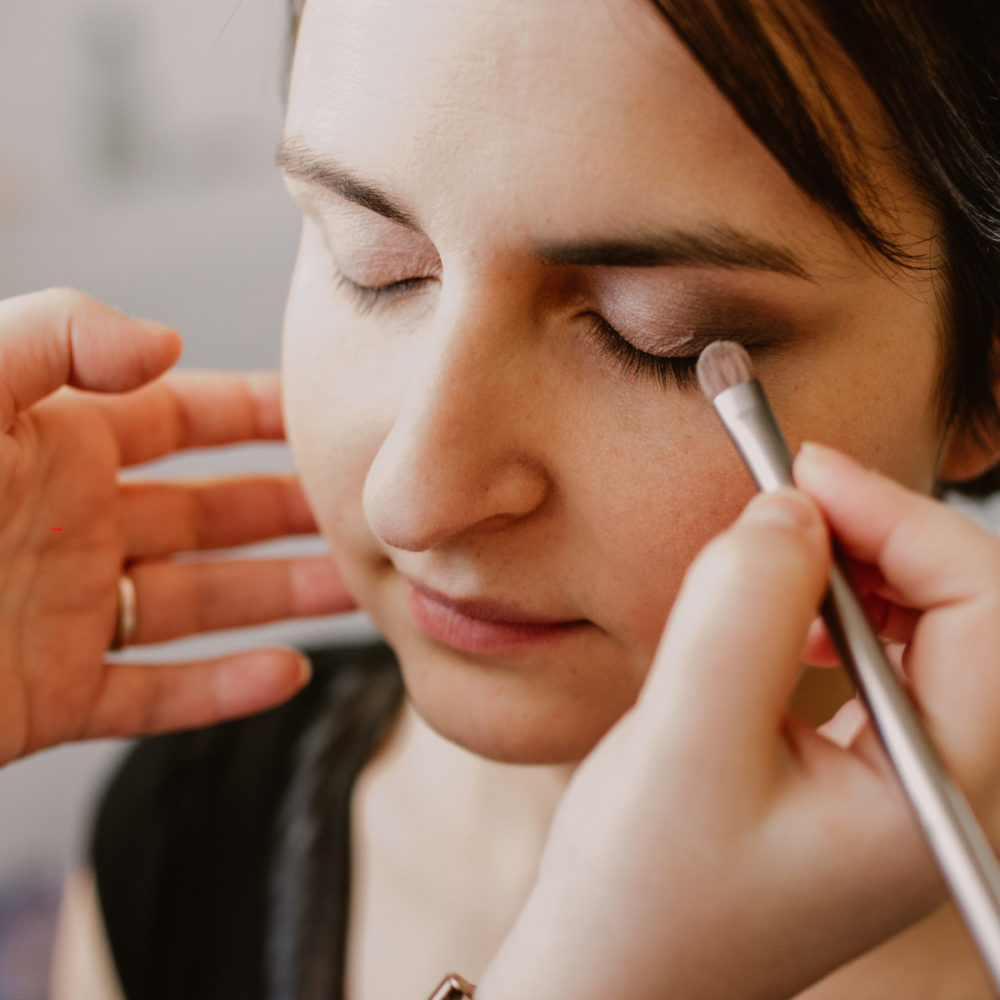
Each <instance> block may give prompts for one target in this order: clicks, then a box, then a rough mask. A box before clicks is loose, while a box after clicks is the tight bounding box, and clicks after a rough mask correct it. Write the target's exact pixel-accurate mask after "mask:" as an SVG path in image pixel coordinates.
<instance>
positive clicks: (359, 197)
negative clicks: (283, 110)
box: [274, 136, 419, 229]
mask: <svg viewBox="0 0 1000 1000" xmlns="http://www.w3.org/2000/svg"><path fill="white" fill-rule="evenodd" d="M274 160H275V162H276V163H277V164H278V166H279V167H280V168H281V171H282V173H284V174H285V175H286V176H288V177H295V178H296V179H298V180H300V181H305V182H306V183H307V184H315V185H317V186H318V187H321V188H326V189H327V190H328V191H332V192H334V194H339V195H340V196H341V198H346V199H347V200H348V201H352V202H354V204H356V205H360V206H361V207H362V208H367V209H368V210H369V211H371V212H375V213H377V214H378V215H382V216H384V217H385V218H387V219H392V221H393V222H398V223H399V224H400V225H403V226H406V228H407V229H419V226H418V225H417V221H416V219H415V218H414V217H413V216H412V215H411V214H410V213H409V212H408V211H407V210H406V209H405V208H403V206H402V205H400V204H399V202H398V201H396V200H395V199H394V198H393V197H391V196H390V195H388V194H386V193H385V192H384V191H379V189H378V188H376V187H373V186H372V185H370V184H365V183H364V182H363V181H359V180H358V179H357V178H356V177H353V176H352V175H351V174H350V173H349V172H348V171H347V170H345V169H344V168H343V167H341V166H340V165H339V164H338V163H336V162H335V161H334V160H330V159H327V158H325V157H324V156H323V155H322V154H321V153H318V152H317V151H316V150H313V149H310V148H309V147H308V146H306V145H305V144H304V143H303V142H302V141H301V140H300V139H297V138H295V137H294V136H291V137H289V138H285V139H282V140H281V144H280V145H279V146H278V151H277V153H276V154H275V157H274Z"/></svg>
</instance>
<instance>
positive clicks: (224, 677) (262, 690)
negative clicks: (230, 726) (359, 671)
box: [214, 649, 312, 718]
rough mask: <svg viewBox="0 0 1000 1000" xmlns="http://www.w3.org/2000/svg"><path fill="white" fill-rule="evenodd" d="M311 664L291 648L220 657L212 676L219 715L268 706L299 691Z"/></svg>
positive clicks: (247, 713)
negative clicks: (225, 657) (222, 658)
mask: <svg viewBox="0 0 1000 1000" xmlns="http://www.w3.org/2000/svg"><path fill="white" fill-rule="evenodd" d="M311 676H312V664H311V663H310V662H309V660H308V658H307V657H305V656H303V655H302V654H301V653H297V652H296V651H295V650H291V649H261V650H254V651H253V652H250V653H240V654H237V655H236V656H231V657H228V658H227V659H225V660H222V661H221V662H220V663H219V664H218V667H217V670H216V674H215V678H214V694H215V701H216V709H217V711H218V715H219V717H220V718H235V717H238V716H243V715H250V714H252V713H254V712H260V711H263V710H264V709H267V708H272V707H273V706H275V705H278V704H280V703H281V702H283V701H287V700H288V699H289V698H291V697H292V696H293V695H294V694H296V692H298V691H299V690H301V688H302V687H304V686H305V685H306V684H307V683H308V682H309V679H310V678H311Z"/></svg>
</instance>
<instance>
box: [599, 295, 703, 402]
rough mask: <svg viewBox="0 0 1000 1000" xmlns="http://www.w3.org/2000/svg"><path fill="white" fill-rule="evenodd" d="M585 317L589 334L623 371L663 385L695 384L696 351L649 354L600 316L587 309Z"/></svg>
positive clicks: (664, 386) (684, 387) (685, 385)
mask: <svg viewBox="0 0 1000 1000" xmlns="http://www.w3.org/2000/svg"><path fill="white" fill-rule="evenodd" d="M586 318H587V320H588V321H589V323H590V330H589V333H590V335H591V336H592V337H593V338H594V340H595V341H596V343H597V345H598V346H599V347H600V348H601V350H602V351H604V352H605V353H606V354H608V355H610V356H611V357H612V358H613V359H614V360H615V361H616V362H617V363H618V365H619V367H620V368H621V370H622V372H623V373H624V374H625V375H628V376H631V377H634V378H649V377H652V378H655V379H656V380H657V381H658V382H659V383H660V385H661V386H663V388H665V389H667V388H678V389H688V388H693V387H694V386H695V385H696V384H697V371H696V368H697V364H698V355H697V354H692V355H689V356H684V357H678V356H673V355H662V354H650V353H649V352H648V351H643V350H640V349H639V348H638V347H636V346H635V344H633V343H631V342H630V341H629V340H627V339H626V338H625V337H623V336H622V335H621V334H620V333H619V332H618V331H617V330H616V329H615V328H614V327H613V326H612V325H611V324H610V323H609V322H608V321H607V320H606V319H605V318H604V317H603V316H600V315H598V314H597V313H587V314H586Z"/></svg>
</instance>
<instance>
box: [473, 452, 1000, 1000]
mask: <svg viewBox="0 0 1000 1000" xmlns="http://www.w3.org/2000/svg"><path fill="white" fill-rule="evenodd" d="M795 468H796V481H797V483H798V484H799V486H800V488H801V490H802V492H796V491H792V490H786V491H782V492H781V493H779V494H775V495H771V496H765V497H757V498H755V499H754V500H753V501H752V502H751V504H750V505H749V506H748V508H747V511H746V512H745V513H744V515H743V516H742V517H741V518H740V519H739V520H738V521H737V522H736V524H735V525H734V526H733V527H732V528H731V529H730V530H729V531H727V532H725V533H724V534H723V535H721V536H720V537H719V538H718V539H716V540H715V541H713V542H712V543H711V544H710V545H709V546H708V547H707V548H706V550H705V551H704V552H703V553H702V554H701V556H700V557H699V558H698V559H697V560H696V561H695V563H694V564H693V566H692V568H691V570H690V572H689V574H688V576H687V578H686V580H685V583H684V586H683V588H682V590H681V593H680V595H679V597H678V599H677V601H676V603H675V605H674V609H673V612H672V614H671V618H670V621H669V623H668V625H667V629H666V632H665V634H664V638H663V641H662V643H661V646H660V649H659V651H658V653H657V656H656V659H655V662H654V664H653V667H652V670H651V672H650V675H649V677H648V680H647V683H646V685H645V687H644V689H643V691H642V693H641V695H640V698H639V700H638V702H637V704H636V706H635V708H634V709H633V710H632V711H631V712H630V713H628V715H626V717H624V718H623V719H622V720H621V721H620V722H619V724H617V725H616V726H615V727H614V728H613V729H612V730H611V731H610V732H609V733H608V735H607V736H606V738H605V739H604V740H603V741H602V742H601V743H600V744H599V745H598V746H597V747H596V748H595V749H594V751H593V752H592V753H591V754H590V755H589V756H588V757H587V759H586V760H585V761H584V762H583V763H582V764H581V766H580V767H579V769H578V770H577V772H576V773H575V775H574V777H573V780H572V781H571V783H570V786H569V788H568V790H567V793H566V796H565V798H564V800H563V802H562V803H561V804H560V808H559V811H558V812H557V815H556V819H555V821H554V823H553V826H552V830H551V833H550V837H549V841H548V844H547V847H546V851H545V854H544V856H543V860H542V864H541V868H540V874H539V878H538V881H537V883H536V886H535V889H534V892H533V894H532V896H531V897H530V899H529V901H528V903H527V905H526V907H525V909H524V910H523V912H522V914H521V916H520V918H519V920H518V921H517V923H516V924H515V927H514V929H513V931H512V933H511V935H510V936H509V937H508V939H507V941H506V942H505V944H504V945H503V947H502V948H501V950H500V952H499V953H498V955H497V956H496V957H495V958H494V960H493V962H492V964H491V965H490V967H489V969H488V970H487V972H486V975H485V976H484V977H483V979H482V981H481V983H480V993H479V994H478V996H481V997H482V1000H508V998H509V1000H513V998H516V997H525V996H531V997H533V998H535V1000H549V998H552V1000H555V998H562V997H567V996H572V997H575V998H599V997H601V998H603V997H607V996H617V995H628V996H629V997H630V998H633V1000H653V998H659V997H677V998H683V1000H695V998H706V1000H707V998H717V997H739V998H740V1000H762V998H769V1000H787V998H788V997H791V996H793V995H795V994H796V993H797V992H799V991H800V990H802V989H804V988H805V987H806V986H808V985H809V984H811V983H813V982H816V981H817V980H819V979H820V978H822V977H823V976H824V975H825V974H826V973H827V972H829V971H831V970H833V969H836V968H838V967H840V966H841V965H842V964H844V963H846V962H847V961H849V960H850V959H851V958H853V957H854V956H856V955H859V954H862V953H863V952H865V951H867V950H869V949H871V948H873V947H875V946H876V945H878V944H880V943H882V942H883V941H884V940H886V939H887V938H889V937H890V936H892V935H894V934H895V933H897V932H898V931H900V930H902V929H903V928H904V927H906V926H907V925H908V924H910V923H912V922H913V921H914V920H916V919H918V918H920V917H922V916H924V915H925V914H926V913H928V912H929V911H930V910H931V909H933V908H934V907H935V906H936V905H937V904H938V903H940V902H941V901H942V900H943V898H944V890H943V886H942V883H941V881H940V879H939V877H938V875H937V873H936V869H935V867H934V864H933V861H932V860H931V856H930V853H929V851H928V850H927V848H926V846H925V845H924V843H923V840H922V837H921V835H920V833H919V831H918V829H917V826H916V823H915V821H914V820H913V818H912V815H911V813H910V810H909V808H908V806H907V804H906V803H905V801H904V799H903V797H902V793H901V792H900V791H899V790H898V787H897V785H896V781H895V778H894V776H893V774H892V773H891V771H890V768H889V765H888V763H887V761H886V760H885V758H884V756H883V753H882V751H881V748H880V746H879V745H878V743H877V739H876V737H875V736H874V734H873V732H872V730H871V729H870V728H869V726H868V724H867V722H866V721H865V717H864V714H863V712H861V711H860V709H859V707H858V706H857V705H856V704H853V703H852V705H849V706H847V708H846V709H845V710H842V712H841V713H840V714H839V715H838V717H837V718H836V719H835V720H833V722H832V723H831V724H828V725H827V726H825V727H823V730H822V731H819V732H817V731H816V730H814V729H812V728H811V727H810V726H808V725H807V724H806V723H804V722H802V721H797V720H792V719H790V718H789V717H788V715H787V711H788V709H787V706H788V700H789V695H790V693H791V691H792V688H793V686H794V683H795V680H796V676H797V673H798V670H799V662H800V653H801V652H802V650H803V648H805V650H806V655H807V656H809V655H811V654H816V655H817V656H820V657H822V656H823V645H824V637H823V636H821V635H820V634H819V630H818V629H817V628H816V627H815V625H813V626H812V627H811V626H810V623H811V622H813V621H814V616H815V614H816V609H817V607H818V605H819V602H820V599H821V595H822V594H823V592H824V589H825V579H826V573H827V568H828V560H829V553H828V538H827V532H826V528H825V525H824V521H823V518H824V517H825V518H826V519H827V520H828V522H829V523H830V524H831V525H832V527H833V530H834V532H835V534H836V536H837V537H838V538H839V539H840V541H841V544H842V545H843V547H844V548H845V549H846V551H847V553H848V554H849V556H850V557H851V558H852V559H853V560H856V561H858V562H859V563H862V564H866V565H867V567H868V568H867V570H866V571H865V573H866V576H867V577H868V578H869V582H870V583H871V584H872V585H873V588H874V589H873V592H872V594H871V595H870V596H869V599H870V601H871V603H872V607H873V609H874V611H875V616H876V617H875V618H874V620H876V621H877V622H879V623H880V625H881V630H882V632H883V635H884V636H886V637H887V638H889V639H891V640H893V641H894V642H898V643H903V644H905V653H904V655H903V657H902V663H903V665H904V669H905V671H906V673H907V675H908V677H909V678H910V680H911V682H912V684H913V688H914V691H915V694H916V697H917V699H918V701H919V703H920V704H921V705H922V706H923V708H924V712H925V714H926V718H927V724H928V728H929V732H930V734H931V737H932V739H933V740H934V741H935V743H936V744H937V746H938V749H939V751H940V752H941V754H942V756H943V757H944V759H945V761H946V762H947V763H948V765H949V767H950V768H951V770H952V772H953V774H954V775H955V776H956V778H957V779H958V781H959V783H960V785H962V787H963V788H964V789H965V791H966V792H967V794H968V795H969V797H970V800H971V802H972V804H973V806H974V807H975V808H976V810H977V812H978V814H979V816H980V818H981V820H983V822H984V825H985V826H986V828H987V830H988V832H989V833H990V834H991V835H992V836H993V838H994V841H996V839H997V838H998V835H1000V821H998V818H1000V817H998V811H1000V810H998V807H1000V801H998V798H1000V792H998V786H1000V780H998V779H1000V726H998V725H997V718H1000V670H998V669H997V657H998V651H1000V541H998V540H997V539H996V538H994V537H993V536H991V535H989V534H988V533H987V532H985V531H984V530H982V529H980V528H978V527H977V526H975V525H974V524H972V523H971V522H969V521H968V520H967V519H965V518H964V517H963V516H962V515H960V514H959V513H957V512H955V511H953V510H951V509H949V508H947V507H945V506H944V505H942V504H940V503H938V502H936V501H934V500H931V499H928V498H926V497H923V496H919V495H917V494H914V493H911V492H909V491H907V490H905V489H903V488H902V487H900V486H898V485H896V484H894V483H892V482H890V481H888V480H886V479H884V478H883V477H881V476H878V475H876V474H875V473H872V472H869V471H866V470H863V469H861V468H860V467H859V466H857V465H856V464H855V463H853V462H852V461H850V460H848V459H846V458H844V457H843V456H840V455H839V454H837V453H834V452H831V451H829V450H827V449H818V448H815V447H809V448H807V449H805V450H804V451H803V453H801V454H800V455H799V457H798V459H797V461H796V467H795ZM806 494H808V496H807V495H806ZM810 498H811V499H810ZM821 512H822V513H821ZM838 995H840V994H838ZM852 995H853V994H852ZM879 995H881V994H879ZM886 995H888V994H886ZM907 995H914V994H912V993H908V994H907ZM963 995H964V994H963ZM975 995H977V996H978V995H980V993H979V992H976V993H975Z"/></svg>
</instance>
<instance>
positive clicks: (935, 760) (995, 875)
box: [698, 341, 1000, 996]
mask: <svg viewBox="0 0 1000 1000" xmlns="http://www.w3.org/2000/svg"><path fill="white" fill-rule="evenodd" d="M698 381H699V383H700V384H701V388H702V391H703V392H704V393H705V395H706V396H708V398H709V399H710V400H711V401H712V405H713V406H714V407H715V411H716V413H718V415H719V417H720V419H721V420H722V423H723V425H724V426H725V428H726V430H727V431H728V433H729V436H730V437H731V438H732V440H733V443H734V444H735V445H736V447H737V449H738V450H739V452H740V455H741V456H742V457H743V461H744V462H745V463H746V465H747V468H749V470H750V473H751V475H752V476H753V478H754V480H755V481H756V483H757V485H758V486H759V487H760V489H761V490H765V491H766V490H774V489H778V488H779V487H781V486H791V485H793V483H792V456H791V453H790V452H789V450H788V445H787V444H786V443H785V439H784V437H783V436H782V433H781V430H780V428H779V427H778V422H777V420H776V419H775V417H774V413H773V411H772V410H771V405H770V403H769V402H768V400H767V396H766V395H765V394H764V389H763V387H762V386H761V384H760V382H758V381H757V379H756V378H755V377H754V373H753V365H752V364H751V362H750V357H749V355H748V354H747V352H746V351H745V350H744V349H743V347H741V346H740V345H739V344H736V343H733V342H732V341H715V342H713V343H711V344H709V345H708V347H706V348H705V350H704V351H702V353H701V357H699V359H698ZM822 613H823V620H824V621H825V622H826V627H827V630H828V631H829V633H830V637H831V639H832V640H833V644H834V646H835V648H836V650H837V653H838V654H839V656H840V659H841V662H842V663H843V664H844V667H845V668H846V669H847V671H848V673H849V674H850V676H851V678H852V680H853V681H854V684H855V686H856V687H857V689H858V691H859V692H860V694H861V697H862V699H863V700H864V702H865V705H866V706H867V708H868V714H869V715H870V716H871V719H872V722H873V724H874V726H875V729H876V731H877V732H878V734H879V736H880V738H881V740H882V744H883V745H884V747H885V749H886V752H887V753H888V756H889V759H890V761H891V762H892V765H893V767H894V768H895V771H896V774H897V775H898V777H899V781H900V784H901V785H902V786H903V789H904V791H905V792H906V795H907V797H908V799H909V801H910V804H911V805H912V806H913V809H914V812H915V813H916V814H917V818H918V819H919V820H920V824H921V826H922V827H923V830H924V834H925V836H926V837H927V841H928V843H929V844H930V847H931V850H932V851H933V853H934V856H935V857H936V859H937V863H938V866H939V867H940V869H941V872H942V874H943V875H944V878H945V881H946V882H947V883H948V886H949V887H950V889H951V894H952V897H953V898H954V900H955V902H956V903H957V905H958V908H959V910H960V911H961V913H962V915H963V917H964V919H965V922H966V924H967V925H968V927H969V930H970V932H971V933H972V936H973V938H974V939H975V941H976V945H977V946H978V948H979V951H980V954H981V955H982V957H983V959H984V961H985V963H986V967H987V969H988V970H989V974H990V978H991V979H992V982H993V987H994V989H995V990H996V991H997V994H998V996H1000V864H998V863H997V858H996V855H995V854H994V853H993V850H992V848H991V847H990V843H989V841H988V840H987V838H986V835H985V834H984V833H983V830H982V828H981V827H980V826H979V823H978V822H977V820H976V817H975V814H974V813H973V811H972V809H971V807H970V806H969V803H968V802H967V801H966V799H965V797H964V796H963V794H962V792H961V791H960V790H959V788H958V786H957V785H956V784H955V782H954V781H953V780H952V778H951V777H950V776H949V774H948V772H947V771H946V770H945V768H944V765H943V764H942V763H941V759H940V757H939V756H938V754H937V751H936V750H935V749H934V747H933V745H932V744H931V742H930V739H929V738H928V736H927V734H926V733H925V732H924V729H923V726H922V724H921V722H920V720H919V717H918V714H917V710H916V707H915V706H914V704H913V702H912V701H911V700H910V696H909V695H908V694H907V692H906V691H904V689H903V687H902V685H901V683H900V681H899V680H898V678H897V677H896V674H895V672H894V671H893V669H892V667H891V666H890V665H889V661H888V660H887V659H886V657H885V652H884V650H883V648H882V643H881V642H880V641H879V638H878V636H877V635H876V634H875V631H874V629H873V628H872V626H871V624H870V622H869V621H868V618H867V616H866V614H865V612H864V608H863V607H862V605H861V601H860V600H859V599H858V597H857V594H856V593H855V592H854V589H853V587H852V585H851V583H850V582H849V577H848V575H847V573H846V572H845V571H844V568H843V565H842V562H841V560H840V558H839V557H838V556H837V553H836V548H835V549H834V562H833V565H832V566H831V569H830V585H829V589H828V591H827V595H826V597H825V598H824V601H823V606H822Z"/></svg>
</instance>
